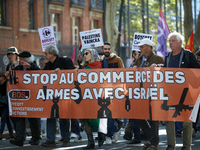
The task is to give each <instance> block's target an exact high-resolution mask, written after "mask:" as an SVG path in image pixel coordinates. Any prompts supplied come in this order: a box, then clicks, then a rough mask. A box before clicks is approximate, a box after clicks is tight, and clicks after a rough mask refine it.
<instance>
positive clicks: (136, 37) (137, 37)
mask: <svg viewBox="0 0 200 150" xmlns="http://www.w3.org/2000/svg"><path fill="white" fill-rule="evenodd" d="M144 38H148V39H150V40H151V41H153V35H151V34H144V33H135V34H134V38H133V45H132V50H135V51H140V50H139V49H140V48H139V47H138V46H137V45H138V44H139V43H140V41H141V40H142V39H144Z"/></svg>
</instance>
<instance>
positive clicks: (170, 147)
mask: <svg viewBox="0 0 200 150" xmlns="http://www.w3.org/2000/svg"><path fill="white" fill-rule="evenodd" d="M166 150H175V148H174V147H172V146H168V147H167V149H166Z"/></svg>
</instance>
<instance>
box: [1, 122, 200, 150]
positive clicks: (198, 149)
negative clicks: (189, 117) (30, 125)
mask: <svg viewBox="0 0 200 150" xmlns="http://www.w3.org/2000/svg"><path fill="white" fill-rule="evenodd" d="M81 135H82V137H83V140H82V142H80V143H75V142H74V138H71V141H70V147H61V143H58V144H56V147H49V148H48V147H43V146H41V145H37V146H32V145H30V144H28V141H29V140H30V138H31V136H27V139H26V141H25V142H24V146H23V147H18V146H14V145H12V144H10V143H9V140H5V139H3V140H1V141H0V150H35V149H37V150H44V149H52V150H65V149H66V150H72V149H82V148H83V147H85V146H86V145H87V137H86V134H85V132H81ZM93 135H94V137H96V136H97V133H94V134H93ZM123 135H124V129H121V135H120V137H119V140H118V142H117V143H115V144H112V145H111V146H108V145H103V146H102V147H101V148H98V142H97V141H95V146H96V147H95V148H96V149H99V150H100V149H101V150H103V149H111V150H121V149H123V150H129V149H135V150H142V149H143V144H144V143H145V141H142V144H141V146H135V147H126V146H125V145H126V143H128V141H126V140H124V139H123ZM159 138H160V141H159V146H158V149H159V150H165V149H166V148H167V136H166V130H165V126H163V125H160V127H159ZM59 139H60V135H57V141H59ZM45 140H46V138H45V137H42V140H41V142H45ZM182 146H183V145H182V138H181V137H179V138H176V149H177V150H180V149H181V147H182ZM192 150H200V132H197V134H196V137H194V138H193V140H192Z"/></svg>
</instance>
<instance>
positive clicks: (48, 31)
mask: <svg viewBox="0 0 200 150" xmlns="http://www.w3.org/2000/svg"><path fill="white" fill-rule="evenodd" d="M38 32H39V35H40V41H41V45H42V50H43V52H44V51H45V48H46V46H48V45H50V44H52V45H54V46H56V41H55V37H54V32H53V28H52V26H48V27H43V28H39V29H38Z"/></svg>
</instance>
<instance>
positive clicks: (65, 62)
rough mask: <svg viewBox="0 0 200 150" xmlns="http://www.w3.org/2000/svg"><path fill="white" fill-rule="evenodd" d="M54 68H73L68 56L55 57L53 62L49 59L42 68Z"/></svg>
mask: <svg viewBox="0 0 200 150" xmlns="http://www.w3.org/2000/svg"><path fill="white" fill-rule="evenodd" d="M56 68H60V69H61V70H63V69H75V67H74V64H73V62H72V60H71V59H70V58H68V57H66V58H63V57H58V56H57V57H56V59H55V60H54V62H53V63H51V62H50V61H49V62H47V63H46V65H45V67H44V70H55V69H56Z"/></svg>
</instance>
